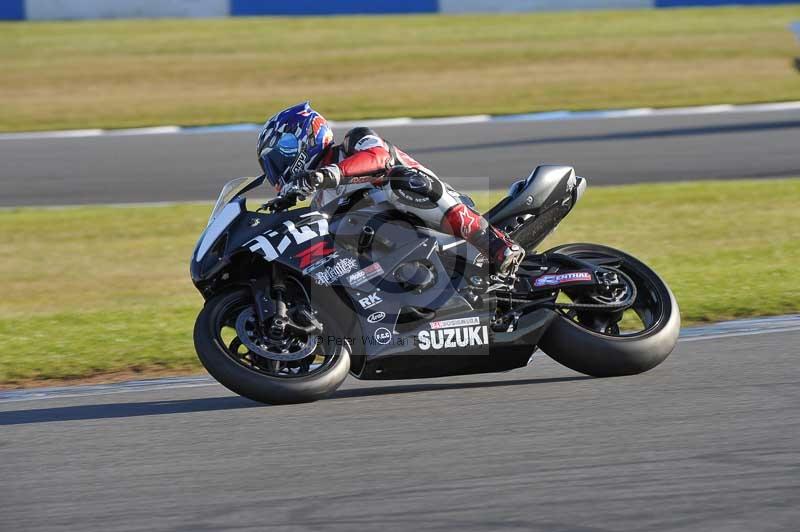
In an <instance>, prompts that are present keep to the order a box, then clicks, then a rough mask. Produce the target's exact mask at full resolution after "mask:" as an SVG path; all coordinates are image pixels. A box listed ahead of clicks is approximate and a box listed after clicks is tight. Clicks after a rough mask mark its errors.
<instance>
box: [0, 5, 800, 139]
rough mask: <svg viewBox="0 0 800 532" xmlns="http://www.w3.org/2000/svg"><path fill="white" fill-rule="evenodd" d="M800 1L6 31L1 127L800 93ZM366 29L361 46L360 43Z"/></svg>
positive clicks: (17, 26)
mask: <svg viewBox="0 0 800 532" xmlns="http://www.w3.org/2000/svg"><path fill="white" fill-rule="evenodd" d="M798 18H800V7H798V6H782V7H767V8H762V7H759V8H741V7H738V8H711V9H684V10H672V9H670V10H658V11H653V10H639V11H637V10H629V11H616V12H614V11H594V12H593V11H589V12H587V11H578V12H565V13H534V14H512V15H432V16H391V17H375V16H371V17H332V18H290V19H287V18H235V19H217V20H213V19H212V20H157V21H154V20H132V21H130V20H129V21H83V22H47V23H42V22H13V23H10V22H9V23H0V65H2V68H0V130H4V131H21V130H40V129H63V128H86V127H134V126H145V125H157V124H184V125H191V124H211V123H225V122H240V121H246V122H250V121H256V122H257V121H261V120H264V118H265V115H268V114H271V113H273V112H275V111H276V110H277V109H280V108H283V107H285V106H287V105H289V104H292V103H296V101H297V100H299V99H301V98H311V99H313V100H314V103H315V105H316V106H317V107H318V108H319V109H320V110H322V111H324V112H325V113H326V114H327V115H329V117H330V118H336V119H349V118H367V117H384V116H443V115H458V114H473V113H498V114H502V113H518V112H529V111H542V110H552V109H565V108H566V109H598V108H617V107H636V106H656V107H662V106H682V105H696V104H708V103H744V102H758V101H778V100H793V99H794V100H796V99H800V81H799V80H798V76H797V73H796V72H795V71H794V69H793V66H792V61H793V58H794V56H796V55H798V53H797V52H798V49H797V45H796V43H795V42H794V37H793V36H792V33H791V32H790V31H789V29H788V25H789V23H791V22H792V21H793V20H796V19H798ZM354 35H358V38H357V39H355V38H353V36H354Z"/></svg>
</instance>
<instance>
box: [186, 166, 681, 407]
mask: <svg viewBox="0 0 800 532" xmlns="http://www.w3.org/2000/svg"><path fill="white" fill-rule="evenodd" d="M262 183H263V177H261V178H239V179H236V180H233V181H231V182H229V183H228V184H226V185H225V187H224V188H223V190H222V192H221V193H220V196H219V198H218V200H217V202H216V205H215V206H214V209H213V211H212V214H211V217H210V219H209V223H208V225H207V227H206V228H205V231H204V232H203V233H202V235H201V237H200V239H199V241H198V243H197V246H196V247H195V250H194V254H193V256H192V260H191V267H190V270H191V277H192V281H193V283H194V285H195V286H196V288H197V289H198V290H199V291H200V293H201V294H202V296H203V298H204V299H205V305H204V307H203V309H202V310H201V311H200V313H199V315H198V317H197V321H196V323H195V328H194V344H195V348H196V351H197V354H198V356H199V358H200V361H201V362H202V364H203V365H204V366H205V368H206V369H207V370H208V372H209V373H210V374H211V375H212V376H213V377H214V378H215V379H216V380H218V381H219V382H220V383H222V384H223V385H224V386H226V387H227V388H229V389H230V390H232V391H233V392H235V393H237V394H240V395H242V396H245V397H248V398H250V399H253V400H255V401H260V402H264V403H271V404H279V403H300V402H307V401H314V400H318V399H322V398H324V397H327V396H329V395H331V394H332V393H333V392H334V391H335V390H336V389H337V388H338V387H339V386H340V385H341V383H342V382H343V381H344V379H345V378H346V377H347V375H348V373H349V374H352V375H353V376H354V377H356V378H358V379H418V378H429V377H443V376H450V375H465V374H478V373H490V372H501V371H509V370H512V369H516V368H521V367H524V366H526V365H527V364H528V363H529V361H530V360H531V357H532V355H533V353H534V351H536V349H537V348H540V349H542V350H543V351H544V352H545V353H546V354H547V355H549V356H550V357H551V358H553V359H555V360H556V361H558V362H559V363H561V364H563V365H565V366H567V367H568V368H571V369H573V370H575V371H578V372H580V373H584V374H586V375H591V376H594V377H614V376H622V375H633V374H638V373H642V372H644V371H648V370H650V369H652V368H653V367H655V366H657V365H658V364H660V363H661V362H663V361H664V359H666V358H667V356H668V355H669V354H670V353H671V352H672V350H673V348H674V347H675V344H676V342H677V339H678V334H679V330H680V314H679V310H678V304H677V302H676V300H675V297H674V295H673V294H672V292H671V291H670V289H669V287H668V286H667V285H666V283H665V282H664V281H663V280H662V279H661V278H660V277H659V276H658V275H657V274H656V273H655V272H654V271H653V270H652V269H650V268H649V267H648V266H647V265H646V264H644V263H643V262H641V261H639V260H638V259H636V258H635V257H633V256H631V255H629V254H627V253H624V252H622V251H619V250H616V249H613V248H610V247H606V246H601V245H597V244H567V245H562V246H558V247H556V248H553V249H550V250H547V251H545V252H541V253H540V252H536V247H537V246H538V245H539V244H540V243H541V242H542V241H543V240H544V239H545V238H546V237H547V235H548V234H550V232H551V231H553V230H554V229H555V227H556V226H557V225H558V224H559V222H560V221H561V220H562V219H563V218H564V217H565V216H566V215H567V214H568V213H569V212H570V211H571V210H572V208H573V207H574V206H575V204H576V203H577V202H578V201H579V200H580V198H581V196H582V195H583V193H584V192H585V190H586V186H587V180H586V179H585V178H582V177H579V176H577V175H576V174H575V170H574V169H573V168H572V167H569V166H553V165H547V166H539V167H537V168H536V169H535V170H534V171H533V172H532V173H531V174H530V176H528V178H527V179H524V180H521V181H518V182H517V183H515V184H514V185H513V186H512V187H511V189H510V190H509V193H508V195H507V196H506V197H505V198H503V199H502V200H501V201H500V202H499V203H498V204H497V205H496V206H494V207H493V208H492V209H491V210H489V211H488V212H487V213H486V214H485V216H486V218H487V219H488V220H489V221H490V222H491V223H492V224H493V225H494V226H495V227H499V228H501V229H503V230H504V231H506V232H507V233H508V234H509V235H510V236H511V237H512V238H514V240H516V241H517V242H518V243H519V244H520V245H522V246H524V247H525V249H526V250H527V251H528V256H527V257H526V259H525V260H524V262H523V263H522V265H521V266H520V268H519V271H518V272H517V274H516V276H515V278H513V279H507V278H502V277H499V276H497V275H494V274H493V273H492V271H491V268H490V265H489V264H488V262H487V260H486V259H485V257H484V256H483V255H481V253H480V252H479V251H478V250H477V249H475V248H474V247H472V246H471V245H470V244H469V243H467V242H466V241H465V240H463V239H461V238H459V237H456V236H452V235H448V234H444V233H441V232H438V231H435V230H432V229H430V228H426V227H425V226H424V224H422V223H421V221H420V220H417V219H414V218H413V216H411V215H408V214H405V213H403V212H400V211H398V210H396V209H395V208H394V207H393V206H392V204H391V203H390V202H389V201H388V198H389V195H388V192H387V190H385V189H384V188H383V187H369V188H361V189H359V190H357V191H355V192H353V193H352V194H347V195H344V196H341V197H340V198H339V199H338V201H334V202H332V203H331V204H329V205H324V206H322V207H320V208H314V207H302V206H298V205H297V203H298V201H299V200H300V199H302V196H301V194H300V193H299V192H298V191H297V189H296V188H294V187H293V186H287V187H284V189H283V190H282V191H281V193H279V195H278V196H277V197H276V198H274V199H272V200H270V201H268V202H267V203H265V204H264V205H262V206H261V207H260V208H259V209H257V210H255V211H249V210H248V209H247V207H246V197H245V194H246V193H247V192H249V191H251V190H253V189H256V188H257V187H259V186H260V185H261V184H262Z"/></svg>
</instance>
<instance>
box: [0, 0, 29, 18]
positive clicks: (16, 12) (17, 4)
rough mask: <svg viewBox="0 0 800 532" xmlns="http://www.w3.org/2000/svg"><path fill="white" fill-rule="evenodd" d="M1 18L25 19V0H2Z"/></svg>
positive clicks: (0, 4)
mask: <svg viewBox="0 0 800 532" xmlns="http://www.w3.org/2000/svg"><path fill="white" fill-rule="evenodd" d="M0 20H25V0H0Z"/></svg>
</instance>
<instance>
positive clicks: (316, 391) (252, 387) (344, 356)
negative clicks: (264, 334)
mask: <svg viewBox="0 0 800 532" xmlns="http://www.w3.org/2000/svg"><path fill="white" fill-rule="evenodd" d="M251 300H252V298H251V295H250V292H249V291H248V290H234V291H232V292H226V293H222V294H220V295H217V296H215V297H213V298H212V299H210V300H208V301H207V302H206V304H205V306H204V307H203V310H201V311H200V314H199V315H198V316H197V321H196V322H195V327H194V345H195V349H196V351H197V356H198V357H199V358H200V362H202V364H203V366H204V367H205V368H206V370H208V372H209V373H210V374H211V376H212V377H214V378H215V379H216V380H217V381H219V383H220V384H222V385H223V386H225V387H226V388H228V389H229V390H231V391H232V392H234V393H237V394H239V395H242V396H244V397H247V398H248V399H252V400H253V401H258V402H261V403H268V404H291V403H307V402H310V401H316V400H318V399H323V398H325V397H328V396H329V395H331V394H332V393H333V392H334V391H336V389H337V388H338V387H339V386H340V385H341V384H342V382H343V381H344V380H345V378H346V377H347V372H348V371H349V369H350V353H349V347H348V345H347V344H346V343H344V342H341V345H338V344H339V342H336V344H337V345H335V346H334V347H332V348H331V349H335V350H336V353H334V354H333V356H334V359H333V361H332V362H331V364H330V365H329V366H328V367H326V368H324V369H323V370H322V371H318V372H314V373H310V374H308V375H305V376H292V377H272V376H270V375H266V374H264V373H261V372H258V371H254V370H252V369H250V368H247V367H245V366H244V365H242V364H241V363H239V362H237V361H235V360H234V359H233V358H232V356H231V355H230V354H229V350H228V347H227V346H226V345H225V342H224V341H223V340H222V338H221V337H220V335H219V334H218V331H217V330H216V329H217V328H218V325H219V324H220V322H221V320H224V319H227V317H226V316H224V313H225V312H230V309H232V308H236V307H239V306H241V305H246V304H247V303H248V302H249V301H251ZM319 311H320V314H321V318H322V321H323V323H324V324H325V327H326V333H325V335H326V336H329V335H333V336H337V337H338V335H337V334H336V332H335V331H332V330H331V331H330V332H329V329H327V328H328V327H331V328H335V327H334V322H333V320H332V319H330V318H329V317H327V316H326V315H325V314H324V309H319Z"/></svg>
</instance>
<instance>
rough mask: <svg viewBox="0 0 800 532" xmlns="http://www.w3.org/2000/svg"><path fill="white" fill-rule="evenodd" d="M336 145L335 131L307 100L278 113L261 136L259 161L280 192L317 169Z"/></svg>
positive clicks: (265, 127) (259, 138) (265, 126)
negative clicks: (321, 159)
mask: <svg viewBox="0 0 800 532" xmlns="http://www.w3.org/2000/svg"><path fill="white" fill-rule="evenodd" d="M332 144H333V130H332V129H331V127H330V125H329V124H328V121H327V120H325V117H323V116H322V115H321V114H319V113H317V112H316V111H314V109H312V108H311V103H310V102H308V101H306V102H303V103H301V104H298V105H295V106H293V107H289V108H288V109H285V110H283V111H281V112H280V113H278V114H276V115H275V116H273V117H272V118H270V119H269V120H267V123H266V124H264V128H263V129H262V130H261V133H260V134H259V136H258V162H259V164H260V165H261V170H263V171H264V175H265V176H266V178H267V179H268V180H269V182H270V183H272V185H273V186H274V187H275V188H277V189H278V190H280V189H281V187H283V185H285V184H286V183H288V182H289V181H291V180H293V179H294V178H295V177H296V176H297V175H298V174H299V173H301V172H303V171H306V170H309V169H311V168H314V167H315V165H316V164H317V162H318V161H319V159H320V157H321V156H322V154H323V153H324V152H325V150H326V149H327V148H328V147H329V146H330V145H332Z"/></svg>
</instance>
